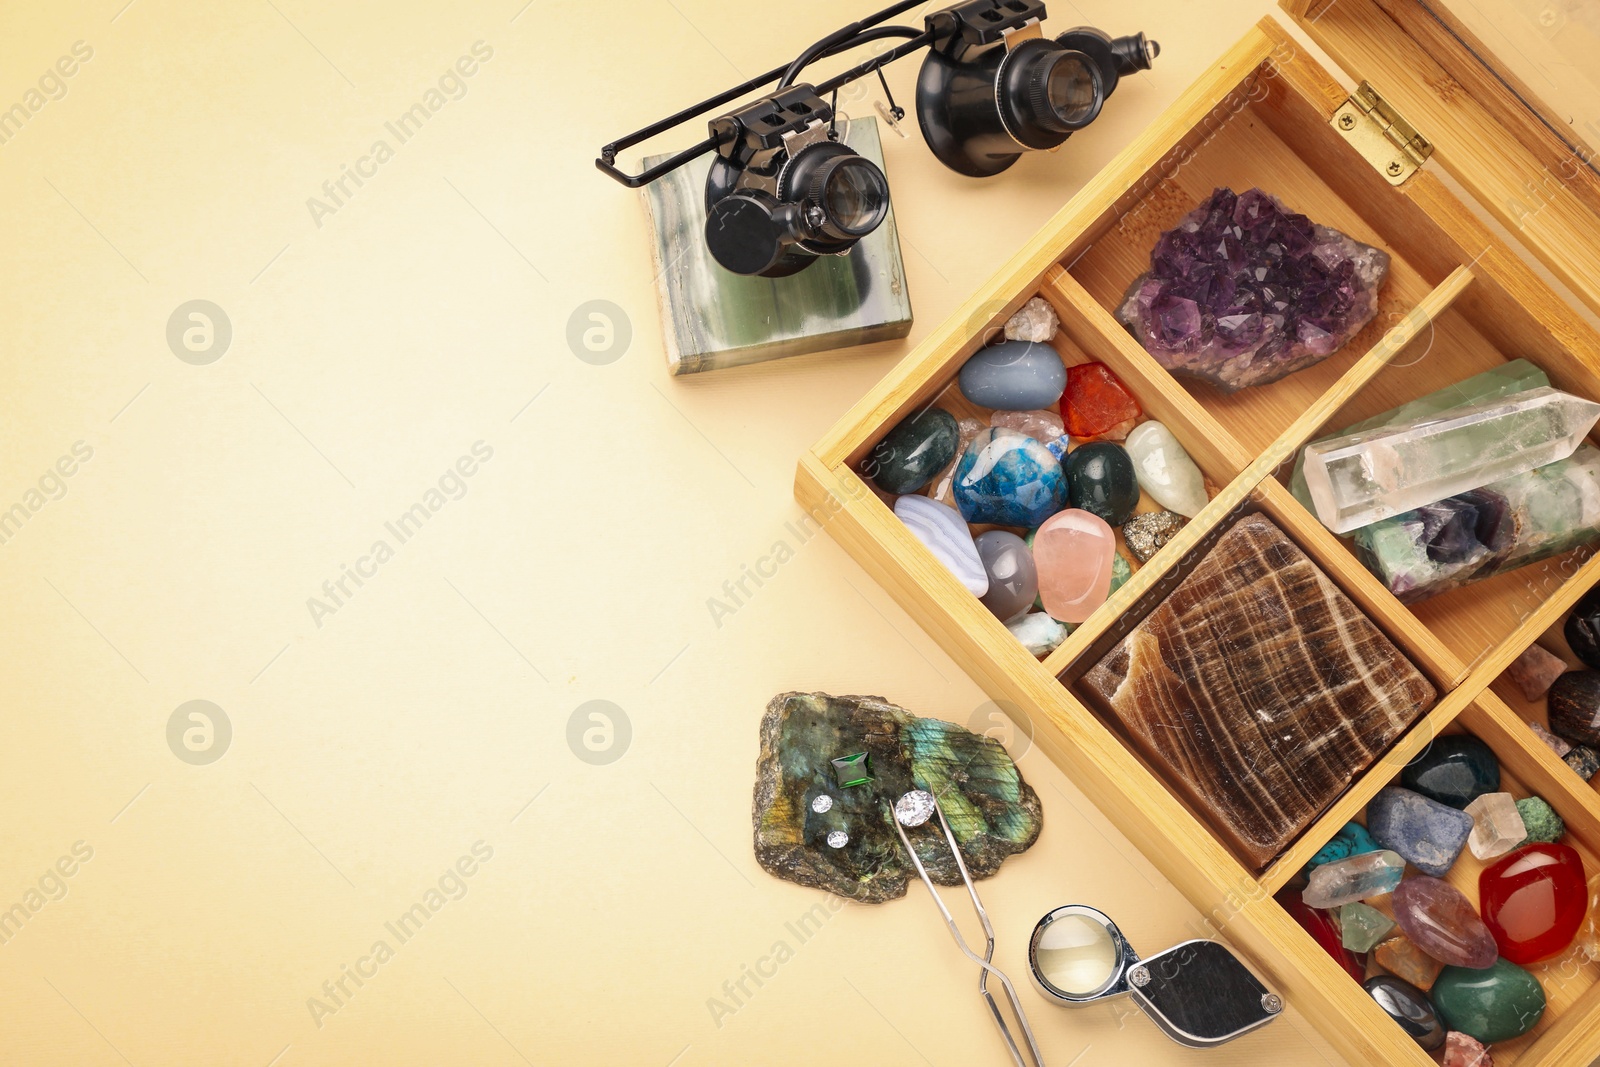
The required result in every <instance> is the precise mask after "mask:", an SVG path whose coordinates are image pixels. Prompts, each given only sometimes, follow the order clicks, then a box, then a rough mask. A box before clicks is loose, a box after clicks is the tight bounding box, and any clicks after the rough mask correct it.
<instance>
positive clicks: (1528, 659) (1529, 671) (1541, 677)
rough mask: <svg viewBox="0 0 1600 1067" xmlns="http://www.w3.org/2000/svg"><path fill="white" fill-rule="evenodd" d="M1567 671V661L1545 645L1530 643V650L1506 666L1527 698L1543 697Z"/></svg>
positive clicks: (1512, 678) (1524, 697) (1507, 671)
mask: <svg viewBox="0 0 1600 1067" xmlns="http://www.w3.org/2000/svg"><path fill="white" fill-rule="evenodd" d="M1566 671H1567V663H1566V661H1565V660H1563V659H1562V658H1561V657H1560V656H1558V655H1556V654H1555V653H1553V652H1551V651H1550V650H1548V649H1546V648H1545V647H1544V646H1543V645H1529V646H1528V650H1527V651H1526V652H1524V653H1523V654H1522V655H1520V656H1518V657H1517V658H1516V659H1514V660H1512V661H1511V666H1510V667H1508V668H1506V673H1507V674H1509V675H1511V680H1512V681H1513V682H1515V683H1517V688H1518V689H1520V690H1521V691H1522V696H1523V699H1525V700H1538V699H1540V698H1541V697H1543V696H1544V695H1545V694H1546V693H1548V692H1549V691H1550V686H1551V685H1553V684H1554V683H1555V680H1556V679H1557V678H1559V677H1561V676H1562V675H1563V674H1565V673H1566Z"/></svg>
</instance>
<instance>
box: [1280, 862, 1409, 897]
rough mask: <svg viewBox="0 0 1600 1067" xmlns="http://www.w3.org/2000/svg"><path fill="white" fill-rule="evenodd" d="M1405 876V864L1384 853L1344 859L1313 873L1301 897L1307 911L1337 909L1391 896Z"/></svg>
mask: <svg viewBox="0 0 1600 1067" xmlns="http://www.w3.org/2000/svg"><path fill="white" fill-rule="evenodd" d="M1405 873H1406V861H1405V860H1403V859H1401V858H1400V857H1399V855H1398V854H1396V853H1393V852H1390V851H1388V850H1387V849H1380V850H1379V851H1377V852H1365V853H1362V854H1361V855H1359V856H1346V857H1345V858H1344V859H1342V860H1334V861H1333V862H1332V863H1324V864H1323V865H1322V866H1320V867H1318V868H1317V869H1316V870H1314V871H1312V872H1311V878H1310V880H1309V881H1308V882H1307V884H1306V888H1305V890H1304V892H1302V893H1301V894H1300V897H1301V899H1302V900H1304V901H1305V902H1306V905H1307V906H1308V907H1312V908H1337V907H1338V906H1339V905H1341V904H1348V903H1350V902H1351V901H1352V900H1368V899H1370V898H1372V897H1381V896H1383V895H1384V894H1385V893H1391V892H1393V891H1394V887H1395V886H1397V885H1399V884H1400V878H1401V876H1403V875H1404V874H1405Z"/></svg>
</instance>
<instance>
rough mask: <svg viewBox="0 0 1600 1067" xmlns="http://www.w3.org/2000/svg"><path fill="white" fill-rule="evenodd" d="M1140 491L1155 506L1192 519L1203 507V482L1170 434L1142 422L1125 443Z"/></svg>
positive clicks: (1160, 427) (1158, 424)
mask: <svg viewBox="0 0 1600 1067" xmlns="http://www.w3.org/2000/svg"><path fill="white" fill-rule="evenodd" d="M1124 447H1125V448H1127V450H1128V456H1129V458H1130V459H1132V460H1133V473H1134V476H1135V477H1136V478H1138V479H1139V488H1140V489H1143V490H1144V491H1145V492H1147V493H1149V494H1150V497H1151V499H1153V500H1154V501H1155V502H1156V503H1157V504H1160V505H1161V506H1162V507H1164V508H1166V509H1167V510H1168V511H1176V512H1177V513H1178V514H1179V515H1182V516H1184V517H1186V518H1190V519H1192V518H1194V517H1195V516H1196V515H1198V514H1200V509H1201V508H1203V507H1205V506H1206V501H1207V500H1208V499H1209V498H1208V497H1207V496H1206V479H1205V476H1204V475H1203V474H1201V473H1200V468H1199V467H1196V466H1195V465H1194V460H1192V459H1190V458H1189V453H1187V452H1185V451H1184V450H1183V446H1182V445H1180V444H1179V443H1178V439H1177V438H1176V437H1174V436H1173V435H1172V431H1171V430H1169V429H1167V428H1166V427H1165V426H1163V425H1161V424H1160V423H1159V422H1141V423H1140V424H1139V425H1138V426H1135V427H1134V428H1133V432H1131V433H1129V434H1128V440H1127V441H1126V442H1124Z"/></svg>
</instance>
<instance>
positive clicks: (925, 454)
mask: <svg viewBox="0 0 1600 1067" xmlns="http://www.w3.org/2000/svg"><path fill="white" fill-rule="evenodd" d="M960 442H961V428H960V427H959V426H958V425H957V424H956V417H955V416H954V415H952V414H950V413H949V412H948V411H946V410H944V408H925V409H923V410H922V411H917V412H913V413H912V414H911V415H910V416H909V417H907V418H906V419H903V420H902V421H901V422H900V423H899V424H898V425H897V426H895V428H894V429H892V430H890V431H889V432H888V433H886V434H884V436H883V440H881V441H879V442H878V444H877V447H875V448H874V449H873V450H872V452H871V453H870V454H869V455H868V456H867V459H866V461H865V462H864V463H862V465H861V471H862V473H863V474H865V475H866V476H867V477H869V478H871V479H872V480H873V482H875V483H876V484H877V486H878V488H879V489H882V490H883V491H884V492H885V493H893V494H894V495H895V496H899V495H901V494H902V493H915V492H916V491H917V490H918V489H921V488H922V487H923V486H925V485H927V484H928V483H929V482H931V481H933V476H934V475H936V474H938V473H939V472H940V471H942V470H944V468H945V464H947V463H949V462H950V461H951V460H952V459H955V457H956V447H957V445H959V444H960Z"/></svg>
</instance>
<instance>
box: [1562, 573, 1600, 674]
mask: <svg viewBox="0 0 1600 1067" xmlns="http://www.w3.org/2000/svg"><path fill="white" fill-rule="evenodd" d="M1561 632H1562V634H1563V635H1564V636H1565V637H1566V639H1567V646H1568V647H1569V648H1571V649H1572V654H1573V655H1574V656H1577V657H1578V658H1579V659H1581V660H1582V661H1583V662H1584V663H1585V664H1587V665H1588V666H1590V667H1593V668H1594V669H1595V670H1597V671H1600V587H1597V588H1594V589H1591V590H1589V591H1588V592H1587V593H1585V594H1583V596H1581V597H1579V598H1578V602H1577V604H1575V605H1573V608H1572V613H1571V614H1570V615H1568V616H1567V622H1566V625H1565V626H1563V627H1562V630H1561Z"/></svg>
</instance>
